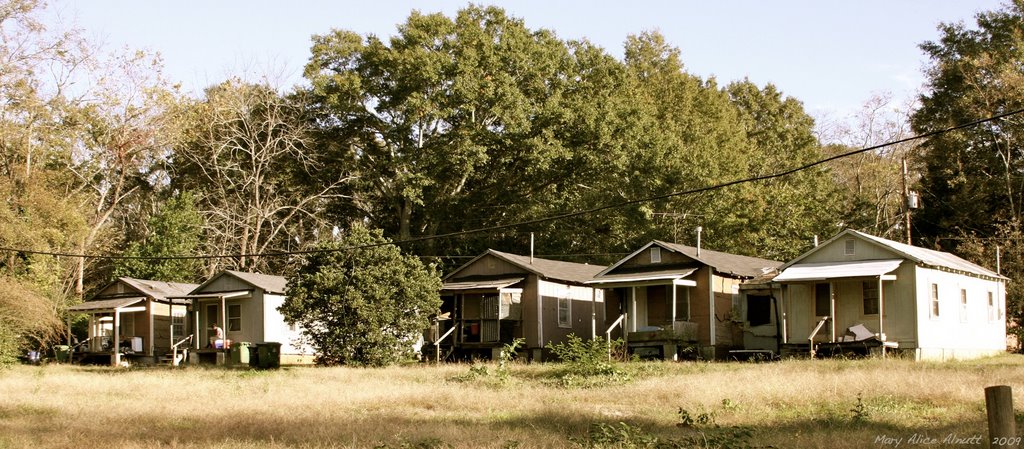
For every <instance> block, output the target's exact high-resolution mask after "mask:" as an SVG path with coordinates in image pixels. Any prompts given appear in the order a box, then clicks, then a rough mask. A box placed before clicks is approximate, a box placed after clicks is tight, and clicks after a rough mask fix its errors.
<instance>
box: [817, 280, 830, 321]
mask: <svg viewBox="0 0 1024 449" xmlns="http://www.w3.org/2000/svg"><path fill="white" fill-rule="evenodd" d="M831 309H832V289H831V287H829V285H828V284H814V315H815V316H828V315H829V314H830V313H831Z"/></svg>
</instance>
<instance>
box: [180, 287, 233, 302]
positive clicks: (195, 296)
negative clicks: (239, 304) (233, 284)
mask: <svg viewBox="0 0 1024 449" xmlns="http://www.w3.org/2000/svg"><path fill="white" fill-rule="evenodd" d="M251 294H252V290H238V291H233V292H217V293H194V294H191V295H181V296H175V297H173V299H184V300H189V301H191V300H201V299H220V298H224V299H228V298H237V297H239V296H246V295H251Z"/></svg>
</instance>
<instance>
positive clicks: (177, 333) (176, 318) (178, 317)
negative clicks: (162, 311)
mask: <svg viewBox="0 0 1024 449" xmlns="http://www.w3.org/2000/svg"><path fill="white" fill-rule="evenodd" d="M171 332H174V338H176V339H177V338H181V337H183V336H185V311H183V310H175V311H174V312H172V313H171ZM175 343H177V342H175Z"/></svg>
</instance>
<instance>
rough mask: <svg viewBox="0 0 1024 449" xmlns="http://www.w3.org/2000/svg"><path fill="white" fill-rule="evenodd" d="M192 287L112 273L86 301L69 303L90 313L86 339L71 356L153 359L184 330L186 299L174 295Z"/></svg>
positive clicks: (90, 360)
mask: <svg viewBox="0 0 1024 449" xmlns="http://www.w3.org/2000/svg"><path fill="white" fill-rule="evenodd" d="M196 287H197V285H196V284H186V283H178V282H163V281H152V280H146V279H133V278H129V277H121V278H117V279H116V280H114V281H113V282H111V283H109V284H107V285H106V286H104V287H103V288H101V289H100V290H99V291H98V292H97V293H96V294H95V295H93V296H92V297H91V298H89V300H88V301H85V302H83V303H81V304H77V305H74V306H71V307H69V308H68V311H69V312H72V313H84V314H88V315H89V328H88V338H87V339H86V340H85V341H83V342H80V343H79V344H78V345H76V346H75V347H74V359H75V360H76V361H78V362H86V363H103V364H106V363H109V364H111V365H119V364H121V362H122V360H131V361H133V362H137V363H154V362H156V360H157V359H158V358H160V357H163V356H164V355H166V354H167V353H168V352H169V351H170V350H171V345H172V344H173V342H174V340H175V339H176V338H181V337H182V336H184V335H185V327H186V326H185V315H186V307H187V305H186V304H187V301H185V300H183V299H180V298H179V297H180V296H181V295H185V294H188V292H190V291H192V290H193V289H195V288H196ZM69 319H70V318H69ZM68 327H69V328H70V323H68Z"/></svg>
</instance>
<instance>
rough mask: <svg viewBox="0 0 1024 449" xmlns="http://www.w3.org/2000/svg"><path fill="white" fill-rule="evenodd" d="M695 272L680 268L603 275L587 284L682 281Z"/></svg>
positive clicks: (692, 269) (691, 269) (690, 269)
mask: <svg viewBox="0 0 1024 449" xmlns="http://www.w3.org/2000/svg"><path fill="white" fill-rule="evenodd" d="M695 271H697V269H696V268H682V269H677V270H658V271H641V272H633V273H621V274H605V275H601V276H595V277H594V279H593V280H591V281H589V282H587V283H588V284H617V283H630V282H650V281H662V280H665V281H667V280H675V279H682V278H685V277H687V276H689V275H691V274H693V273H694V272H695Z"/></svg>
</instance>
